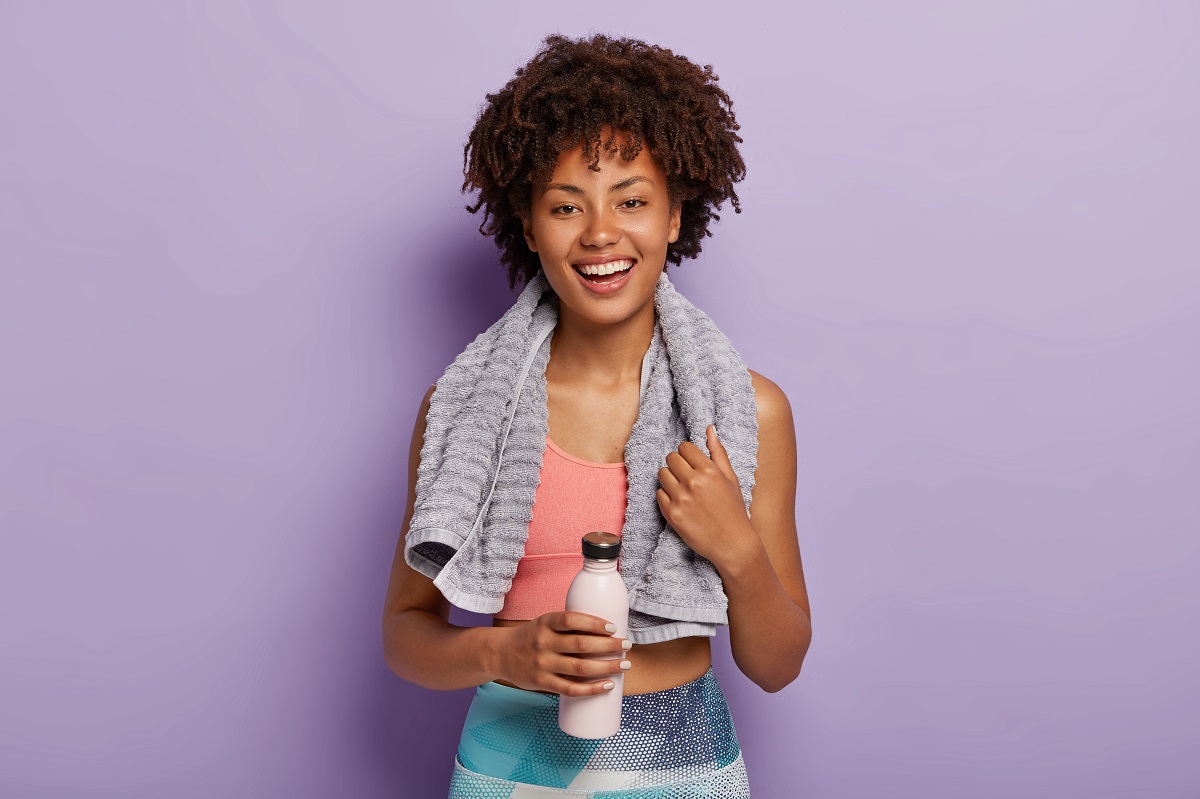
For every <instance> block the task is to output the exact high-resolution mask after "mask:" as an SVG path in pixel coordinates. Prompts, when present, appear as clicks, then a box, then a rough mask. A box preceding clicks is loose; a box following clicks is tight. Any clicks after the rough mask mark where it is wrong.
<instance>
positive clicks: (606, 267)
mask: <svg viewBox="0 0 1200 799" xmlns="http://www.w3.org/2000/svg"><path fill="white" fill-rule="evenodd" d="M632 267H633V261H630V260H625V261H609V262H608V263H606V264H588V265H587V266H579V267H576V268H577V269H578V270H579V271H580V272H583V273H584V274H585V275H611V274H613V273H614V272H624V271H625V270H626V269H630V268H632Z"/></svg>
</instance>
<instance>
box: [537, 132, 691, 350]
mask: <svg viewBox="0 0 1200 799" xmlns="http://www.w3.org/2000/svg"><path fill="white" fill-rule="evenodd" d="M601 135H602V137H603V140H604V144H605V146H604V148H603V151H602V153H601V156H600V163H599V164H598V166H599V168H598V169H596V170H593V169H591V168H590V162H589V160H588V158H587V157H586V156H585V155H584V152H583V145H582V144H580V145H577V146H575V147H574V148H571V149H568V150H564V151H563V152H561V153H560V154H559V156H558V159H557V161H556V162H555V165H554V172H553V173H552V174H551V176H550V180H549V182H548V183H547V184H546V185H545V186H544V187H538V186H536V185H535V186H534V187H533V189H532V198H531V201H530V208H529V211H528V212H527V213H525V214H523V215H522V217H521V225H522V231H523V233H524V236H525V242H526V244H527V245H528V247H529V250H530V252H535V253H537V254H538V256H539V263H540V264H541V266H542V272H543V274H545V276H546V280H547V281H549V283H550V286H551V288H553V289H554V293H555V295H557V297H558V299H559V302H560V303H561V306H560V309H559V313H560V314H562V315H564V316H571V317H575V322H574V324H583V325H585V326H586V325H612V324H620V323H624V322H626V321H627V320H629V319H630V317H632V316H633V315H634V314H635V313H637V312H639V311H640V312H641V313H643V314H649V315H650V317H653V314H654V306H653V304H652V303H650V302H648V299H649V298H651V297H653V294H654V287H655V285H656V284H657V283H658V277H659V275H660V274H661V273H662V271H663V268H664V266H665V265H666V258H667V247H668V246H669V245H670V244H671V243H673V242H675V241H677V240H678V239H679V223H680V211H681V207H680V205H679V203H672V202H671V199H670V197H669V195H668V192H667V178H666V175H665V174H663V170H662V167H660V166H659V165H658V162H657V161H656V160H655V159H654V157H653V156H652V155H651V153H650V151H649V150H648V149H646V148H643V149H642V150H641V151H640V152H639V153H638V154H637V156H636V157H635V158H633V159H632V160H626V159H625V158H622V157H621V156H620V155H619V153H618V152H617V147H616V141H617V137H618V135H619V136H620V138H621V140H622V141H623V142H624V143H625V145H626V148H627V147H628V142H629V141H630V139H631V138H632V137H631V136H630V134H629V133H628V132H625V131H622V132H620V134H618V133H616V132H614V131H613V130H612V129H611V128H609V127H605V128H604V129H603V130H602V134H601ZM568 326H570V324H569V325H568ZM652 326H653V319H652V318H651V320H650V324H648V325H643V327H644V328H645V329H649V328H650V327H652Z"/></svg>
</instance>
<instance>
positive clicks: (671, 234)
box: [667, 203, 683, 244]
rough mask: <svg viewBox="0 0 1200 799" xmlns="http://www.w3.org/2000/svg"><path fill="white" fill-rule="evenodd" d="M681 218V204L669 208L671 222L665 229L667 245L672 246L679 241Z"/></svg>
mask: <svg viewBox="0 0 1200 799" xmlns="http://www.w3.org/2000/svg"><path fill="white" fill-rule="evenodd" d="M682 216H683V203H676V204H675V205H673V206H671V222H670V225H669V226H668V227H667V243H668V244H674V243H675V242H676V241H678V240H679V225H680V219H681V218H682Z"/></svg>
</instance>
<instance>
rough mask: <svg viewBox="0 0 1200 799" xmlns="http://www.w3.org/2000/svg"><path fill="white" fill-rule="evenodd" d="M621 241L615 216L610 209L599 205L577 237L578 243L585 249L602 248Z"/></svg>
mask: <svg viewBox="0 0 1200 799" xmlns="http://www.w3.org/2000/svg"><path fill="white" fill-rule="evenodd" d="M620 240H621V229H620V227H619V226H618V225H617V219H616V215H615V214H613V212H612V211H611V209H606V208H604V206H603V204H601V205H600V206H599V207H598V208H597V210H596V211H595V212H594V213H592V214H589V215H588V219H587V225H585V226H584V228H583V231H582V232H581V235H580V237H579V243H580V244H582V245H584V246H585V247H603V246H605V245H607V244H614V243H616V242H618V241H620Z"/></svg>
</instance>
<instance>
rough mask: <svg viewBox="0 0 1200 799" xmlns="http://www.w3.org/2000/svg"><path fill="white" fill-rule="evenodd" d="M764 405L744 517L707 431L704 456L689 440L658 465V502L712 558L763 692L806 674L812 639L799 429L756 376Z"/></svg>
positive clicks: (733, 635) (742, 649)
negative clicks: (800, 531)
mask: <svg viewBox="0 0 1200 799" xmlns="http://www.w3.org/2000/svg"><path fill="white" fill-rule="evenodd" d="M750 376H751V381H752V383H753V385H754V392H755V399H756V400H757V403H758V468H757V470H756V471H755V474H754V491H753V494H752V496H751V502H750V515H749V517H747V515H746V508H745V504H744V502H743V500H742V495H741V490H740V489H739V488H738V483H737V477H736V476H735V475H734V474H733V469H732V467H731V466H730V465H729V460H728V457H727V456H726V454H725V449H724V446H723V445H722V444H721V443H720V441H719V439H718V438H716V437H715V436H716V433H715V432H714V430H712V429H711V428H710V431H709V451H710V453H712V457H711V458H710V457H708V456H706V455H705V454H704V453H703V451H701V450H700V448H699V447H697V446H695V445H694V444H692V443H690V442H684V443H683V444H682V445H680V447H679V450H678V452H672V453H670V454H669V455H668V456H667V466H666V467H665V468H663V469H662V470H660V472H659V481H660V483H661V484H662V486H663V488H662V490H660V491H659V505H660V507H662V509H663V514H664V515H665V516H666V517H667V520H668V521H670V522H671V525H672V527H674V528H675V530H676V531H677V532H678V533H679V534H680V536H682V537H683V538H684V540H685V541H687V543H688V545H689V546H691V547H692V549H694V550H696V551H697V552H698V553H700V554H701V555H703V556H704V557H706V558H708V559H709V560H710V561H712V563H713V565H714V566H716V568H717V572H718V573H719V574H720V575H721V580H722V582H723V583H724V587H725V594H726V596H728V598H729V611H728V612H729V641H730V647H731V649H732V650H733V659H734V662H736V663H737V665H738V668H739V669H741V670H742V673H743V674H745V675H746V676H747V677H749V678H750V679H751V680H753V681H754V682H755V683H757V684H758V685H759V686H760V687H761V688H762V689H763V690H765V691H772V692H774V691H778V690H780V689H782V688H784V687H785V686H787V685H788V684H790V683H791V682H792V681H793V680H795V679H796V677H797V676H799V674H800V667H801V665H802V664H803V662H804V656H805V654H806V653H807V652H808V646H809V643H810V642H811V640H812V624H811V621H810V618H809V605H808V591H807V588H806V587H805V585H804V572H803V569H802V566H801V563H800V545H799V542H798V540H797V535H796V431H795V428H794V426H793V423H792V411H791V406H790V405H789V403H788V400H787V396H785V395H784V393H783V391H782V390H781V389H780V388H779V387H778V386H777V385H775V384H774V383H772V382H771V381H770V380H767V379H766V378H765V377H763V376H762V375H759V374H757V373H755V372H751V373H750Z"/></svg>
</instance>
